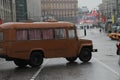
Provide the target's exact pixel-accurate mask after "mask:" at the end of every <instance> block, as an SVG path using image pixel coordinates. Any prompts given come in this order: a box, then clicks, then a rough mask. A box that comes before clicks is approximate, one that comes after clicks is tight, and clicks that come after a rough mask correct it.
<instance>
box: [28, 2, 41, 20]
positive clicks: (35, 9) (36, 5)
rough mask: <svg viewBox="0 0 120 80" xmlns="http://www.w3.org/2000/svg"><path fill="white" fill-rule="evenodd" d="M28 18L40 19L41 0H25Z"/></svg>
mask: <svg viewBox="0 0 120 80" xmlns="http://www.w3.org/2000/svg"><path fill="white" fill-rule="evenodd" d="M27 14H28V19H32V20H33V21H42V16H41V0H27Z"/></svg>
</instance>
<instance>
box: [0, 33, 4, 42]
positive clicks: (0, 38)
mask: <svg viewBox="0 0 120 80" xmlns="http://www.w3.org/2000/svg"><path fill="white" fill-rule="evenodd" d="M1 40H3V32H0V41H1Z"/></svg>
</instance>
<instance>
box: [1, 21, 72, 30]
mask: <svg viewBox="0 0 120 80" xmlns="http://www.w3.org/2000/svg"><path fill="white" fill-rule="evenodd" d="M73 26H74V24H73V23H71V22H28V23H26V22H8V23H4V24H2V25H0V28H2V29H14V28H15V29H16V28H57V27H58V28H60V27H73Z"/></svg>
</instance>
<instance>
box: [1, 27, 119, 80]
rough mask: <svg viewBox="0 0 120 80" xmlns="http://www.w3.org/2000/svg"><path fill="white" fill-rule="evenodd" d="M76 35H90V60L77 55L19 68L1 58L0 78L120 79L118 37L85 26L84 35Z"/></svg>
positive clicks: (40, 79)
mask: <svg viewBox="0 0 120 80" xmlns="http://www.w3.org/2000/svg"><path fill="white" fill-rule="evenodd" d="M78 34H79V37H81V38H86V39H92V40H93V43H94V48H97V49H98V52H95V53H93V57H92V59H91V60H90V62H89V63H82V62H81V61H80V60H79V59H77V60H76V62H74V63H68V62H67V61H66V60H65V59H64V58H54V59H46V60H44V63H43V65H42V66H41V67H40V68H31V67H29V66H28V67H26V68H18V67H17V66H16V65H14V63H13V62H8V61H4V60H3V59H0V80H120V65H118V56H117V55H116V43H117V41H113V40H110V39H109V38H108V37H107V36H106V34H105V33H100V32H99V30H98V29H91V30H87V36H86V37H84V36H83V33H81V32H79V30H78Z"/></svg>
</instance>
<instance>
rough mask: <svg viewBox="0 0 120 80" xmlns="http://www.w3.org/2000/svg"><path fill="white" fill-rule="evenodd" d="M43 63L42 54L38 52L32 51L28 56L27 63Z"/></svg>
mask: <svg viewBox="0 0 120 80" xmlns="http://www.w3.org/2000/svg"><path fill="white" fill-rule="evenodd" d="M42 63H43V55H42V54H41V53H40V52H33V53H32V54H31V56H30V60H29V65H30V66H32V67H38V66H40V65H41V64H42Z"/></svg>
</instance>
